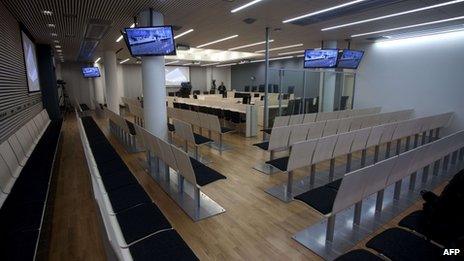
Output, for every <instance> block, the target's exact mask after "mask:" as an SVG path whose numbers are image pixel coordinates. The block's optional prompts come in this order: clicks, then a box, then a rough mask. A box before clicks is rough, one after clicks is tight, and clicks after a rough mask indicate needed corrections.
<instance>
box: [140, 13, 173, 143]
mask: <svg viewBox="0 0 464 261" xmlns="http://www.w3.org/2000/svg"><path fill="white" fill-rule="evenodd" d="M138 21H139V26H157V25H164V18H163V15H162V14H160V13H157V12H153V11H152V10H145V11H142V12H141V13H140V14H139V17H138ZM150 23H152V24H150ZM164 74H165V72H164V56H145V57H142V89H143V106H144V108H143V115H144V118H145V122H144V123H145V128H146V129H147V130H148V131H150V132H151V133H153V134H155V135H156V136H157V137H159V138H162V139H164V140H168V127H167V124H168V122H167V121H168V118H167V109H166V86H165V78H164V77H165V76H164Z"/></svg>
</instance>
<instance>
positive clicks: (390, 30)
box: [351, 16, 464, 38]
mask: <svg viewBox="0 0 464 261" xmlns="http://www.w3.org/2000/svg"><path fill="white" fill-rule="evenodd" d="M461 19H464V16H458V17H453V18H448V19H443V20H437V21H432V22H426V23H420V24H413V25H408V26H402V27H395V28H390V29H385V30H379V31H374V32H368V33H362V34H353V35H352V36H351V37H353V38H355V37H360V36H365V35H371V34H379V33H386V32H392V31H397V30H402V29H409V28H415V27H420V26H426V25H432V24H439V23H446V22H451V21H456V20H461Z"/></svg>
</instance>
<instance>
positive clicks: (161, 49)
mask: <svg viewBox="0 0 464 261" xmlns="http://www.w3.org/2000/svg"><path fill="white" fill-rule="evenodd" d="M125 38H126V43H127V48H129V51H130V53H131V54H132V56H161V55H175V54H176V44H175V42H174V34H173V32H172V27H171V26H155V27H135V28H126V29H125Z"/></svg>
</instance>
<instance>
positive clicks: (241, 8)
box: [230, 0, 263, 13]
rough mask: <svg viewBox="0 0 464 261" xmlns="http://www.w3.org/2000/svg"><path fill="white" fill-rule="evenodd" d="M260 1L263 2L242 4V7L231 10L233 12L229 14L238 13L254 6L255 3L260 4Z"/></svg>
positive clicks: (255, 1)
mask: <svg viewBox="0 0 464 261" xmlns="http://www.w3.org/2000/svg"><path fill="white" fill-rule="evenodd" d="M261 1H263V0H254V1H251V2H248V3H247V4H244V5H242V6H239V7H237V8H235V9H233V10H232V11H230V12H231V13H235V12H238V11H240V10H243V9H245V8H247V7H249V6H252V5H254V4H257V3H259V2H261Z"/></svg>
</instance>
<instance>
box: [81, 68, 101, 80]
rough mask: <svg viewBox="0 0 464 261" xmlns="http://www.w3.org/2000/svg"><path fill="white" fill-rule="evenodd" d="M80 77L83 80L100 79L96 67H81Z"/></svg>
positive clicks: (98, 70)
mask: <svg viewBox="0 0 464 261" xmlns="http://www.w3.org/2000/svg"><path fill="white" fill-rule="evenodd" d="M82 75H83V76H84V78H97V77H100V69H99V68H98V67H82Z"/></svg>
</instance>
